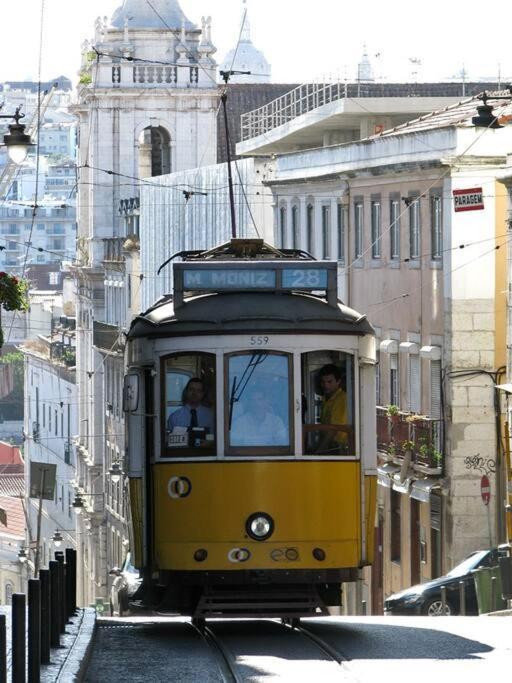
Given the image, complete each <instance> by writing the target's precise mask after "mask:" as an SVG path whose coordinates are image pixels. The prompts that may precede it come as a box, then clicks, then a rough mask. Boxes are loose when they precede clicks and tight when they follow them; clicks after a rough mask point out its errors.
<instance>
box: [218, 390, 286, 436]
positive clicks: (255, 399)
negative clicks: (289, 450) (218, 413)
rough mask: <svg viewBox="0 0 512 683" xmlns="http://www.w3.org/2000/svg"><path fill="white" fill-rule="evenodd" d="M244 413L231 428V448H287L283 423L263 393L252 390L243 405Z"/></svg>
mask: <svg viewBox="0 0 512 683" xmlns="http://www.w3.org/2000/svg"><path fill="white" fill-rule="evenodd" d="M244 407H245V413H244V414H243V415H241V416H240V417H239V418H237V419H235V421H234V423H233V427H232V428H231V445H232V446H259V447H264V446H288V445H289V436H288V430H287V429H286V427H285V425H284V422H283V421H282V420H281V418H280V417H279V416H278V415H275V414H274V412H273V411H272V408H271V406H270V405H269V402H268V399H267V397H266V395H265V392H264V391H261V390H259V389H254V390H253V391H252V392H251V394H250V395H249V397H248V400H247V401H246V402H245V404H244Z"/></svg>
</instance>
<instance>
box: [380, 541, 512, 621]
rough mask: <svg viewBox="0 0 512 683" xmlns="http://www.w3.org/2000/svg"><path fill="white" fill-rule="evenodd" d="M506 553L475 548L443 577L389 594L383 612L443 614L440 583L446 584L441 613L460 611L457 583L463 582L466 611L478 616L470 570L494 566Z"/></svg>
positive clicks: (495, 549) (391, 613) (436, 615)
mask: <svg viewBox="0 0 512 683" xmlns="http://www.w3.org/2000/svg"><path fill="white" fill-rule="evenodd" d="M505 555H506V552H505V550H502V549H498V548H493V549H492V550H477V551H475V552H473V553H471V555H468V557H466V559H465V560H463V561H462V562H461V563H460V564H458V565H457V566H456V567H454V568H453V569H452V570H451V571H450V572H448V574H446V575H445V576H440V577H439V578H437V579H434V580H432V581H427V582H425V583H420V584H418V585H417V586H411V587H410V588H406V589H405V590H403V591H400V592H399V593H394V595H390V596H389V598H387V599H386V600H385V601H384V614H386V615H398V614H402V615H421V614H422V615H426V616H428V617H438V616H441V615H442V614H443V609H442V600H441V586H445V587H446V606H445V611H444V614H445V615H454V614H460V611H461V609H460V592H459V584H460V582H461V581H464V588H465V602H466V614H467V615H478V604H477V598H476V589H475V580H474V578H473V574H472V571H473V570H474V569H479V568H480V567H494V566H496V565H497V564H498V561H499V558H500V557H504V556H505Z"/></svg>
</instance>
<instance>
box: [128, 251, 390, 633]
mask: <svg viewBox="0 0 512 683" xmlns="http://www.w3.org/2000/svg"><path fill="white" fill-rule="evenodd" d="M182 256H183V260H182V261H181V262H180V263H175V264H174V277H173V281H174V292H173V294H172V295H169V296H167V297H164V298H163V299H161V300H159V301H158V302H157V303H156V304H155V305H154V306H153V307H152V308H151V309H149V310H148V311H146V312H145V313H144V314H142V315H140V316H138V317H137V318H136V319H135V320H134V322H133V324H132V326H131V329H130V331H129V333H128V338H127V374H126V378H125V412H126V422H127V437H128V447H127V454H126V463H125V471H126V473H127V475H128V477H129V480H130V510H131V522H132V529H131V532H132V549H133V555H134V558H135V561H134V563H135V566H136V567H137V568H139V569H140V570H141V572H142V576H143V579H144V580H143V584H142V587H141V588H140V589H139V591H138V593H137V594H136V596H135V600H134V604H139V605H144V606H145V607H148V606H149V607H151V608H152V609H155V610H156V611H164V612H166V613H168V612H172V613H177V614H184V615H190V616H192V617H193V618H195V619H197V620H200V619H204V618H207V617H211V616H219V615H222V616H258V615H261V616H281V617H288V618H294V617H299V616H305V615H313V614H325V613H326V610H327V607H328V606H331V605H335V606H340V604H341V584H342V583H343V582H350V581H355V580H356V579H357V577H358V574H359V571H360V569H361V568H362V567H363V566H366V565H369V564H371V562H372V553H373V534H374V518H375V505H376V444H375V439H376V436H375V435H376V429H375V367H374V366H375V337H374V331H373V329H372V327H371V325H370V324H369V322H368V321H367V319H366V317H365V316H364V315H360V314H359V313H356V312H355V311H353V310H351V309H349V308H347V307H345V306H344V305H343V304H341V303H340V302H339V301H338V299H337V264H336V263H331V262H317V261H315V260H313V259H311V258H310V257H307V256H306V255H304V254H301V253H300V252H295V251H291V250H290V251H286V250H276V249H274V248H273V247H270V246H268V245H266V244H264V243H263V242H262V241H259V240H232V241H231V242H230V243H228V244H226V245H223V246H222V247H219V248H217V249H215V250H212V251H209V252H189V253H186V254H184V255H182Z"/></svg>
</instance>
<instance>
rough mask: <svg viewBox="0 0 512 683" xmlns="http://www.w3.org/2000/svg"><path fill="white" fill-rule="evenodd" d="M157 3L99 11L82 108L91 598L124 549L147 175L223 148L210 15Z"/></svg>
mask: <svg viewBox="0 0 512 683" xmlns="http://www.w3.org/2000/svg"><path fill="white" fill-rule="evenodd" d="M152 5H153V8H154V9H151V7H150V6H149V5H148V3H146V2H145V1H143V0H125V1H124V2H123V4H122V6H121V7H119V8H118V10H116V12H115V13H114V15H113V17H112V20H111V21H110V22H109V21H104V20H100V19H98V21H97V22H96V33H95V37H94V40H93V41H92V43H91V44H89V43H88V44H86V45H84V48H83V62H82V72H81V78H80V82H81V86H80V87H79V90H78V103H77V105H76V106H75V108H74V110H75V112H76V114H77V115H78V117H79V126H80V148H79V166H80V167H81V172H80V178H79V181H80V194H79V226H78V253H77V263H78V265H77V267H76V268H75V278H76V283H77V291H78V310H77V314H78V326H77V347H78V358H77V372H78V386H79V391H80V414H79V425H80V426H79V437H78V442H77V443H78V454H79V462H80V467H79V486H80V487H82V488H83V490H84V491H85V492H86V493H87V494H91V495H90V497H89V498H88V500H90V501H91V510H90V514H91V519H92V520H94V524H93V525H92V528H91V536H90V537H89V539H88V541H87V543H88V545H87V547H85V548H84V549H82V550H81V549H79V553H80V554H79V563H80V562H81V561H85V559H84V558H88V560H87V561H88V562H89V566H91V567H92V569H91V571H92V574H91V575H90V576H88V583H87V585H86V586H85V587H84V593H83V595H82V599H83V601H84V603H86V604H88V603H90V602H92V601H94V599H95V598H97V597H104V598H106V597H107V593H108V590H109V585H108V583H107V571H108V569H109V568H112V567H114V566H118V565H119V564H120V563H121V562H122V560H123V556H124V554H125V552H126V540H127V529H126V507H125V499H126V496H125V495H124V486H125V483H124V482H121V483H120V484H119V485H113V484H112V483H111V482H110V480H109V479H108V470H109V469H110V467H111V465H112V463H114V462H121V464H122V457H123V453H124V427H123V416H122V409H121V392H122V376H123V343H122V332H123V329H125V328H126V327H127V326H128V324H129V318H130V317H131V311H133V310H134V306H137V305H138V301H139V298H140V278H139V273H138V272H137V269H138V226H137V220H138V216H137V214H138V202H139V193H140V188H141V187H144V186H145V184H146V183H145V181H144V180H142V179H143V178H148V177H151V176H161V175H163V174H168V173H170V172H181V171H185V170H186V169H192V168H197V167H200V166H206V165H211V164H213V163H215V161H216V154H217V147H216V144H217V108H218V90H217V83H216V73H215V71H216V64H215V61H214V59H213V54H214V52H215V48H214V46H213V45H212V41H211V21H210V20H209V19H203V20H202V23H201V28H197V27H196V26H195V25H194V24H193V23H192V22H190V21H189V20H188V19H187V18H186V17H185V16H184V14H183V11H182V10H181V8H180V6H179V3H178V2H177V1H176V0H172V1H171V2H168V1H166V2H164V1H163V0H155V1H154V2H153V3H152ZM155 10H156V11H155ZM158 15H160V17H161V18H160V17H159V16H158ZM162 20H163V21H162ZM92 47H94V49H95V50H96V51H97V52H95V51H94V50H92ZM98 53H99V55H98ZM128 58H129V59H128ZM92 494H94V495H92Z"/></svg>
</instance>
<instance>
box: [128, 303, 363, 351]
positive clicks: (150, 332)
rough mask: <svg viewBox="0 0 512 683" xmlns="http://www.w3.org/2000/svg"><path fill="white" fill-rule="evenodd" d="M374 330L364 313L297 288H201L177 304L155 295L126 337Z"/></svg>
mask: <svg viewBox="0 0 512 683" xmlns="http://www.w3.org/2000/svg"><path fill="white" fill-rule="evenodd" d="M258 332H265V333H267V334H270V333H273V334H286V333H289V332H293V333H295V334H342V335H359V336H362V335H365V334H374V330H373V328H372V326H371V325H370V323H369V322H368V320H367V318H366V316H365V315H361V314H359V313H357V312H356V311H354V310H353V309H351V308H348V307H347V306H344V305H343V304H342V303H341V302H338V304H337V305H336V306H332V305H330V304H329V303H328V302H327V299H325V298H320V297H317V296H313V295H311V294H305V293H297V292H282V293H279V294H275V293H270V292H223V293H211V294H200V295H198V296H194V297H191V298H188V299H185V301H184V303H183V305H179V306H175V304H174V301H173V299H172V297H166V298H164V299H163V300H160V301H158V302H157V303H156V304H155V305H154V306H153V307H151V308H150V309H149V310H148V311H146V312H145V313H143V314H141V315H139V316H138V317H137V318H135V320H134V321H133V323H132V325H131V328H130V331H129V333H128V338H129V339H130V338H131V339H134V338H141V337H166V336H170V337H173V336H199V335H210V334H213V335H218V334H248V333H258Z"/></svg>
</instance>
